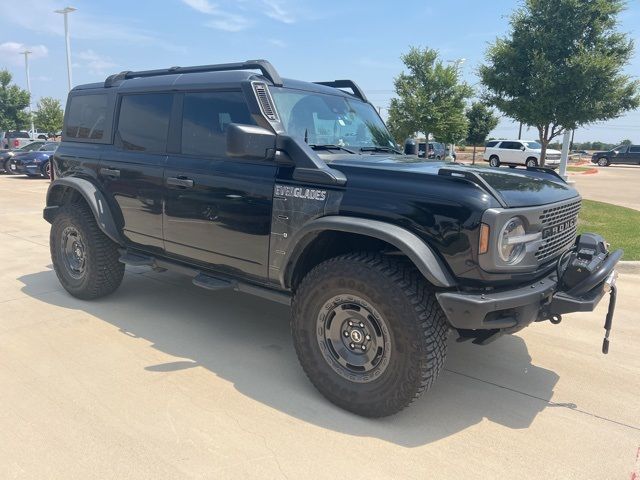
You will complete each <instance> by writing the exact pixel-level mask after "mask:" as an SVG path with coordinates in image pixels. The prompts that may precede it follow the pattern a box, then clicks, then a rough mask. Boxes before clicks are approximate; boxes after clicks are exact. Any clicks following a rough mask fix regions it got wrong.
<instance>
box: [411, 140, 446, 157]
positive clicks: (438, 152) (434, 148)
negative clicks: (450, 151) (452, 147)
mask: <svg viewBox="0 0 640 480" xmlns="http://www.w3.org/2000/svg"><path fill="white" fill-rule="evenodd" d="M425 150H426V153H425ZM446 154H447V152H446V149H445V147H444V144H443V143H440V142H429V143H428V144H427V143H426V142H420V143H419V144H418V157H420V158H425V156H426V158H431V159H434V160H438V161H439V160H443V159H444V157H445V156H446Z"/></svg>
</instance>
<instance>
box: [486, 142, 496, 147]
mask: <svg viewBox="0 0 640 480" xmlns="http://www.w3.org/2000/svg"><path fill="white" fill-rule="evenodd" d="M497 144H498V142H496V141H491V142H487V145H486V146H485V148H493V147H495V146H496V145H497Z"/></svg>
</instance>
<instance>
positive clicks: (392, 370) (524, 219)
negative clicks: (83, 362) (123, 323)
mask: <svg viewBox="0 0 640 480" xmlns="http://www.w3.org/2000/svg"><path fill="white" fill-rule="evenodd" d="M258 70H259V71H260V73H258V72H257V71H258ZM414 146H415V145H414ZM52 166H53V169H52V171H53V173H54V175H53V176H54V180H53V181H52V182H51V185H50V186H49V190H48V192H47V196H46V207H45V209H44V212H43V216H44V218H45V219H46V220H47V221H48V222H49V223H51V232H50V237H49V238H50V243H51V256H52V263H53V268H54V270H55V272H56V275H57V277H58V279H59V281H60V283H61V284H62V286H63V287H64V288H65V289H66V290H67V291H68V292H69V293H70V294H71V295H73V296H75V297H77V298H80V299H84V300H91V299H96V298H99V297H104V296H106V295H109V294H110V293H113V292H114V291H115V290H116V289H117V288H118V287H119V286H120V284H121V282H122V279H123V277H124V273H125V264H129V265H136V266H145V265H146V266H148V267H150V268H154V269H155V270H157V271H164V270H167V269H169V270H171V269H174V270H176V271H179V272H181V273H182V274H184V275H188V276H190V277H191V281H192V282H193V284H194V285H196V286H198V287H202V288H205V289H209V290H226V291H228V292H232V291H239V292H245V293H247V294H252V295H258V296H261V297H263V298H266V299H268V300H270V301H274V302H280V303H283V304H286V305H290V306H291V309H290V312H291V313H290V315H291V318H290V325H291V331H292V337H293V343H294V345H295V349H296V353H297V355H298V358H299V360H300V363H301V364H302V367H303V369H304V371H305V372H306V374H307V376H308V377H309V379H310V380H311V382H312V383H313V384H314V385H315V386H316V388H317V389H318V390H319V391H320V392H321V393H322V394H323V395H325V396H326V397H327V398H328V399H329V400H330V401H332V402H334V403H335V404H337V405H339V406H340V407H342V408H345V409H347V410H350V411H352V412H355V413H357V414H360V415H364V416H368V417H381V416H385V415H391V414H393V413H396V412H398V411H399V410H401V409H402V408H404V407H406V406H407V405H409V404H410V403H411V402H413V401H414V400H415V399H416V398H417V397H418V396H419V395H420V394H422V393H423V392H424V391H426V390H427V389H428V388H429V387H431V386H432V385H433V384H434V382H435V380H436V378H437V377H438V375H439V374H440V373H441V372H442V370H443V368H444V364H445V357H446V352H447V345H448V339H447V337H448V333H449V331H455V332H457V334H458V337H459V340H460V341H462V340H471V341H473V342H474V343H476V344H483V345H484V344H488V343H490V342H491V341H493V340H495V339H497V338H499V337H500V336H501V335H505V334H511V333H514V332H517V331H519V330H521V329H523V328H525V327H527V326H528V325H530V324H532V323H533V322H542V321H546V320H549V321H551V322H552V323H554V324H555V323H559V322H560V320H561V315H562V314H564V313H569V312H577V311H592V310H593V309H594V308H595V307H596V305H597V304H598V303H599V302H600V300H601V299H603V298H604V296H605V294H606V293H607V292H611V293H610V295H611V297H610V298H611V301H610V315H612V314H613V306H614V305H615V278H616V275H615V270H614V269H615V266H616V263H617V262H618V260H619V259H620V257H621V255H622V251H620V250H618V251H612V252H610V251H609V250H608V244H607V243H606V241H605V240H604V239H603V238H602V237H600V236H599V235H596V234H587V233H583V234H581V235H580V236H577V218H578V212H579V211H580V207H581V198H580V195H579V194H578V192H577V191H576V190H575V189H574V188H573V187H572V186H571V185H569V184H567V183H566V182H565V181H564V180H563V179H562V178H561V177H560V176H558V175H557V174H555V173H553V172H552V171H549V170H546V169H542V168H537V167H528V168H527V169H526V170H518V171H517V172H515V171H508V170H499V169H487V168H472V167H467V166H462V165H458V164H453V163H444V162H433V161H431V162H429V161H424V160H420V159H418V158H417V157H416V156H415V154H414V155H411V156H408V155H403V154H402V153H401V152H399V151H398V150H397V149H396V144H395V142H394V140H393V137H392V136H391V134H390V133H389V131H388V130H387V127H386V126H385V124H384V122H383V121H382V119H381V118H380V116H379V114H378V111H377V110H376V108H375V107H374V106H373V105H372V104H371V103H370V102H369V101H368V100H367V98H366V96H365V94H364V92H363V91H362V90H361V89H360V88H359V87H358V86H357V85H356V84H355V83H354V82H352V81H351V80H335V81H327V82H318V83H311V82H304V81H299V80H292V79H286V78H285V79H283V78H281V77H280V75H279V74H278V72H277V70H276V69H275V68H274V67H273V66H272V65H271V64H270V63H269V62H267V61H265V60H252V61H248V62H243V63H234V64H222V65H205V66H197V67H172V68H168V69H161V70H151V71H141V72H133V71H125V72H122V73H120V74H115V75H112V76H110V77H108V78H107V79H106V80H105V81H103V82H99V83H92V84H88V85H79V86H76V87H75V88H73V89H72V90H71V92H70V93H69V98H68V101H67V105H66V109H65V119H64V132H63V138H62V143H61V144H60V146H59V147H58V149H57V150H56V152H55V154H54V157H53V160H52ZM218 299H219V301H221V302H223V301H224V297H222V296H220V297H218ZM115 301H116V302H117V301H118V300H117V299H116V300H115ZM140 301H141V302H143V301H144V300H142V299H141V300H140ZM180 307H181V308H183V309H184V310H185V311H188V310H189V305H188V304H186V305H181V306H180ZM211 308H212V309H215V308H216V307H215V304H214V303H212V304H211ZM255 315H256V316H260V312H259V311H256V312H255ZM608 318H609V317H608ZM174 320H175V322H176V323H178V322H180V321H181V320H182V319H181V318H179V317H176V318H175V319H174ZM572 320H573V319H572ZM215 321H222V319H220V318H216V319H215ZM283 321H284V319H283ZM607 325H609V326H608V327H605V331H606V332H607V335H608V331H609V328H610V318H609V323H608V324H607ZM185 328H188V325H187V326H186V327H185ZM229 328H235V327H229ZM237 333H238V335H241V334H242V327H238V330H237ZM566 342H567V343H569V342H571V339H570V338H567V339H566ZM211 355H216V352H212V353H211ZM238 358H241V353H239V356H238ZM219 360H220V361H224V359H219ZM503 360H504V362H505V363H508V362H510V361H513V359H510V358H509V357H508V355H507V356H505V358H504V359H503ZM244 367H245V368H252V366H251V365H249V364H247V365H244ZM269 381H272V382H277V381H278V378H277V377H274V378H272V379H269ZM445 401H446V400H445Z"/></svg>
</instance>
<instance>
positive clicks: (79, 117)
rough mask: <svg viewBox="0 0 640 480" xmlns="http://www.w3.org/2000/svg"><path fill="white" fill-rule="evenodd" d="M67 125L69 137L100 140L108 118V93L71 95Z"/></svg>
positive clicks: (66, 132)
mask: <svg viewBox="0 0 640 480" xmlns="http://www.w3.org/2000/svg"><path fill="white" fill-rule="evenodd" d="M68 110H69V111H68V113H67V118H66V119H65V120H66V125H65V135H66V137H67V138H78V139H83V138H84V139H90V140H100V139H102V138H103V136H104V129H105V124H106V118H107V96H106V95H74V96H73V97H71V100H70V103H69V107H68Z"/></svg>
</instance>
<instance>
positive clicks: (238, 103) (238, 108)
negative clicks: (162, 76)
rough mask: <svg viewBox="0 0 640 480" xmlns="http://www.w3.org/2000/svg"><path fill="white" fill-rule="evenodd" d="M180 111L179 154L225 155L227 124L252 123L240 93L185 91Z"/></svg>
mask: <svg viewBox="0 0 640 480" xmlns="http://www.w3.org/2000/svg"><path fill="white" fill-rule="evenodd" d="M182 112H183V113H182V153H185V154H187V155H207V156H209V155H213V156H218V155H224V154H225V152H226V150H227V136H226V132H227V126H228V125H229V124H230V123H244V124H251V125H253V124H254V123H255V122H254V121H253V119H252V117H251V114H250V113H249V109H248V108H247V104H246V102H245V99H244V95H243V94H242V93H240V92H215V93H214V92H207V93H185V95H184V106H183V111H182Z"/></svg>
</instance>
